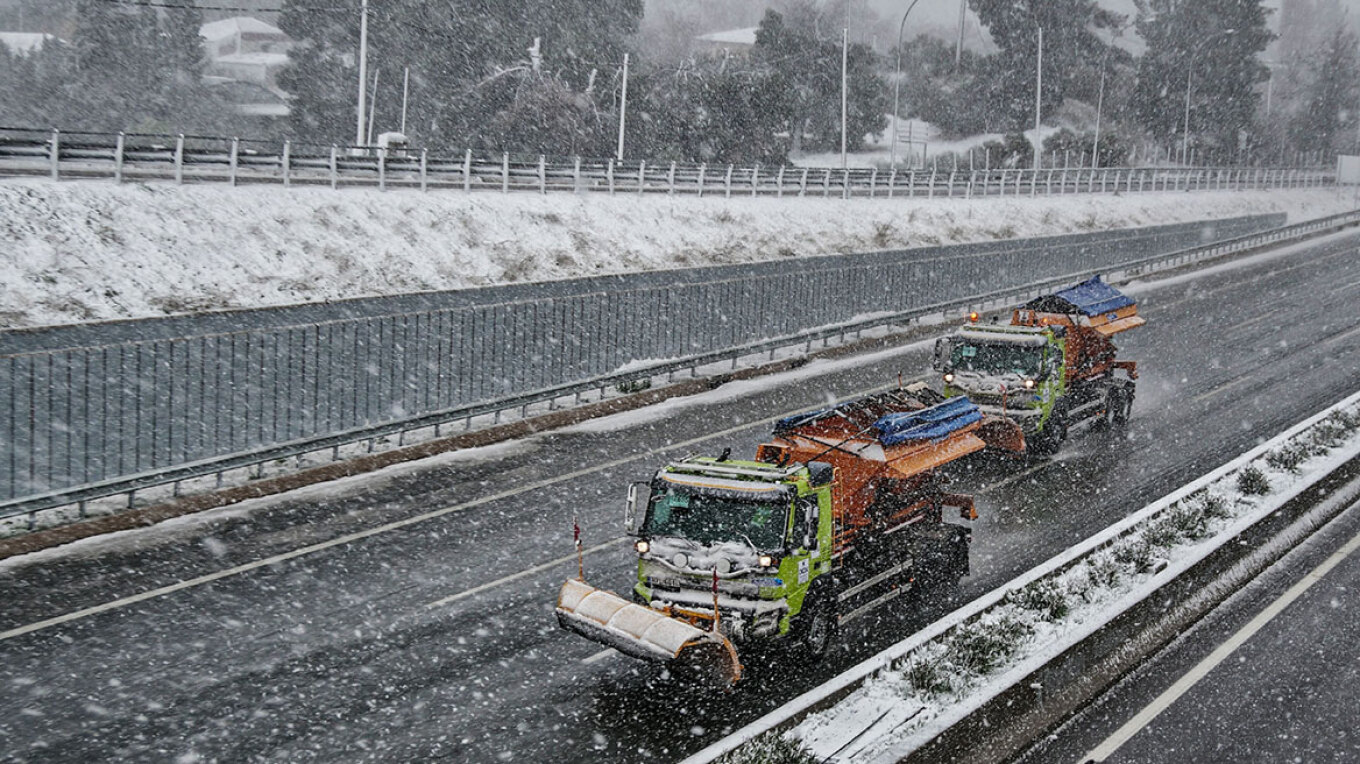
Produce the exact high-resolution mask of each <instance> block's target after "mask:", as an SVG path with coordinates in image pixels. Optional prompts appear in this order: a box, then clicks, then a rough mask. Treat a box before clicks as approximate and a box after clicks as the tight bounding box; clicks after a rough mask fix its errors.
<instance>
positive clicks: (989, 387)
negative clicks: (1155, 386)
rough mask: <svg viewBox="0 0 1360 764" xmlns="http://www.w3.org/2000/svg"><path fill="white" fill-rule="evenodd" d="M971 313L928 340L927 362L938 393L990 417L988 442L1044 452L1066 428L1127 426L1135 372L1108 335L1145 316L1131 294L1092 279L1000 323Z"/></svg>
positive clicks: (1059, 439) (1136, 323) (1021, 309)
mask: <svg viewBox="0 0 1360 764" xmlns="http://www.w3.org/2000/svg"><path fill="white" fill-rule="evenodd" d="M977 319H978V316H977V314H976V313H974V314H971V315H970V316H969V320H970V323H969V324H966V325H965V326H963V327H962V328H960V329H959V330H958V331H956V332H954V333H953V334H951V335H949V336H947V337H942V338H940V339H939V340H937V341H936V343H935V357H934V362H933V366H934V368H935V370H936V371H938V372H940V373H941V374H942V375H943V380H944V394H945V395H946V396H953V395H967V396H968V397H969V398H970V399H972V400H973V401H974V402H975V403H977V404H978V406H979V407H980V408H981V409H982V411H983V412H984V413H985V414H987V415H988V416H989V417H991V418H992V421H991V422H989V423H988V426H986V427H984V428H982V430H981V435H982V437H983V439H984V440H987V441H988V443H987V445H989V446H994V447H998V448H1003V449H1005V450H1009V451H1025V450H1028V451H1029V452H1031V453H1036V454H1039V455H1047V454H1051V453H1053V452H1054V451H1056V450H1057V449H1058V447H1059V446H1061V445H1062V442H1063V441H1064V440H1065V439H1066V438H1067V430H1068V427H1069V426H1070V425H1073V424H1076V423H1078V422H1081V421H1086V420H1089V421H1093V422H1095V423H1098V424H1102V425H1110V426H1114V427H1122V426H1123V425H1124V424H1126V423H1127V421H1128V416H1129V413H1130V411H1131V409H1132V407H1133V398H1134V388H1135V383H1136V381H1137V379H1138V369H1137V364H1136V363H1134V362H1133V361H1122V360H1118V359H1117V358H1116V354H1117V351H1116V349H1115V346H1114V343H1113V342H1112V341H1111V339H1110V338H1111V337H1113V336H1114V335H1116V334H1119V333H1121V332H1125V331H1128V330H1130V329H1135V328H1137V327H1139V326H1142V325H1143V324H1144V323H1146V321H1145V320H1144V319H1143V318H1142V317H1141V316H1139V315H1138V306H1137V303H1136V302H1135V301H1134V300H1133V299H1132V298H1130V297H1128V296H1127V295H1124V294H1123V293H1121V292H1120V291H1119V290H1117V289H1115V288H1114V287H1112V286H1110V285H1108V284H1106V283H1105V282H1103V281H1101V280H1100V277H1099V276H1095V277H1093V278H1091V279H1088V280H1086V281H1083V282H1081V283H1080V284H1076V285H1073V286H1071V287H1067V288H1066V289H1060V290H1058V291H1056V292H1053V293H1051V294H1046V295H1041V296H1040V297H1037V298H1035V299H1033V300H1031V301H1029V302H1027V303H1025V304H1024V305H1021V306H1020V307H1018V308H1016V309H1015V310H1014V311H1012V313H1011V321H1010V323H1009V324H1005V325H1002V324H995V323H993V324H978V323H977ZM998 423H1002V424H1006V426H997V425H998ZM1017 427H1018V430H1019V432H1020V433H1022V434H1023V443H1017V442H1016V438H1015V437H1014V435H1013V433H1014V431H1015V428H1017ZM1017 446H1018V447H1017Z"/></svg>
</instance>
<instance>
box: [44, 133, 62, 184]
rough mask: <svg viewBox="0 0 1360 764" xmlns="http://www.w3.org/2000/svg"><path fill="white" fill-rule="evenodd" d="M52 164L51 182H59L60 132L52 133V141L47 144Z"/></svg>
mask: <svg viewBox="0 0 1360 764" xmlns="http://www.w3.org/2000/svg"><path fill="white" fill-rule="evenodd" d="M47 145H48V151H49V155H48V156H49V158H50V159H51V162H52V180H61V131H60V130H53V131H52V140H51V141H50V142H49V143H48V144H47Z"/></svg>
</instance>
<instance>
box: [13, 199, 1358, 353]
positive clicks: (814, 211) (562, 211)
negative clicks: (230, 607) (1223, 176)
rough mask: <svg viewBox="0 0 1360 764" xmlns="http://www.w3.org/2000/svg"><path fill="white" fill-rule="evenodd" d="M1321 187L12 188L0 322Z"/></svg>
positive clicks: (814, 249)
mask: <svg viewBox="0 0 1360 764" xmlns="http://www.w3.org/2000/svg"><path fill="white" fill-rule="evenodd" d="M1352 205H1353V199H1352V198H1351V196H1350V195H1349V194H1345V193H1338V192H1337V191H1334V190H1327V189H1310V190H1292V191H1290V190H1272V191H1246V192H1242V191H1220V192H1194V193H1186V192H1159V193H1146V194H1128V195H1120V196H1116V195H1086V194H1081V195H1070V196H1057V197H1042V196H1041V197H1037V198H1030V197H1023V196H1022V197H1019V198H1016V197H1004V198H995V197H991V198H981V199H957V198H956V199H933V200H932V199H919V198H918V199H901V198H897V199H851V200H840V199H822V198H810V197H809V198H791V197H786V198H782V199H773V198H768V197H761V198H749V197H733V198H730V199H725V198H721V197H717V198H713V197H704V198H693V197H686V196H674V197H671V196H642V197H640V196H636V195H619V196H607V195H602V194H593V195H579V196H577V195H570V194H548V195H539V194H532V193H514V194H506V195H502V194H496V193H475V194H466V193H463V192H461V191H439V192H431V193H427V194H422V193H420V192H419V191H414V190H396V191H388V192H380V191H377V190H371V189H345V190H340V191H333V190H330V189H323V188H302V187H297V188H291V189H284V188H278V187H269V186H257V187H240V188H231V187H226V186H209V185H187V186H175V185H170V184H144V185H143V184H125V185H121V186H120V185H116V184H113V183H111V182H107V181H75V182H62V183H52V182H50V181H47V180H6V181H4V182H2V183H0V254H2V255H3V257H0V329H7V328H15V327H23V326H40V325H50V324H64V323H76V322H82V321H98V320H108V319H122V318H143V317H152V316H163V315H168V314H174V313H185V312H195V311H200V310H219V309H231V308H253V307H263V306H272V305H286V304H295V303H306V302H322V301H330V300H338V299H346V298H353V297H369V296H379V295H392V294H401V293H406V292H415V291H431V290H448V289H462V288H468V287H477V286H486V285H491V284H503V283H511V282H525V281H544V280H551V279H563V278H575V277H581V276H597V275H603V274H611V273H626V272H634V271H641V270H652V269H659V268H681V267H690V266H703V265H715V264H725V263H738V262H752V261H762V260H783V259H792V258H799V257H811V256H816V255H826V254H835V253H845V252H866V251H873V250H883V249H897V248H906V247H921V246H930V245H935V244H953V243H959V242H972V241H990V240H995V239H1010V238H1029V237H1035V236H1047V235H1056V234H1064V233H1080V232H1088V231H1097V230H1110V229H1117V228H1132V227H1140V226H1150V225H1163V224H1169V223H1180V222H1190V221H1199V220H1210V219H1219V218H1229V217H1238V216H1242V215H1251V214H1261V213H1270V212H1285V213H1286V214H1288V216H1289V221H1290V222H1291V223H1293V222H1300V221H1303V220H1307V219H1310V218H1316V217H1322V216H1325V215H1329V214H1334V213H1337V212H1341V211H1345V210H1347V209H1349V208H1350V207H1351V206H1352Z"/></svg>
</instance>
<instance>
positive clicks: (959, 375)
mask: <svg viewBox="0 0 1360 764" xmlns="http://www.w3.org/2000/svg"><path fill="white" fill-rule="evenodd" d="M1066 335H1067V333H1066V332H1065V331H1064V330H1063V328H1062V327H1031V326H1010V325H997V324H991V325H969V326H965V327H963V328H962V329H960V330H959V331H958V332H956V333H954V334H952V335H950V336H948V337H942V338H940V339H939V340H937V341H936V344H935V363H934V367H935V370H936V371H939V372H941V373H942V374H943V380H944V394H945V396H947V397H952V396H957V395H966V396H968V398H969V399H970V400H972V401H973V402H974V403H976V404H977V406H978V408H979V409H981V410H982V412H983V413H984V414H987V415H991V416H999V417H1004V418H1007V419H1010V420H1012V421H1013V422H1015V423H1016V424H1018V425H1019V426H1020V429H1021V431H1022V432H1023V433H1024V435H1025V439H1026V441H1027V442H1028V443H1031V444H1034V443H1039V442H1043V441H1044V440H1045V439H1046V436H1048V437H1049V438H1051V435H1052V434H1053V433H1052V430H1053V429H1054V428H1055V427H1056V426H1057V423H1055V421H1054V412H1055V410H1056V407H1057V404H1058V402H1059V401H1060V400H1063V399H1064V396H1065V395H1066V394H1067V379H1068V374H1067V368H1066V356H1067V336H1066Z"/></svg>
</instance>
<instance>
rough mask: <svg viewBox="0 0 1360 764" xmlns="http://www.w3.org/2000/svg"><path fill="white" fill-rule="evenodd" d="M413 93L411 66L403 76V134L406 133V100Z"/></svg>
mask: <svg viewBox="0 0 1360 764" xmlns="http://www.w3.org/2000/svg"><path fill="white" fill-rule="evenodd" d="M410 95H411V67H409V66H408V67H406V72H405V74H403V75H402V77H401V134H402V135H406V102H407V100H408V99H409V98H410Z"/></svg>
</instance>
